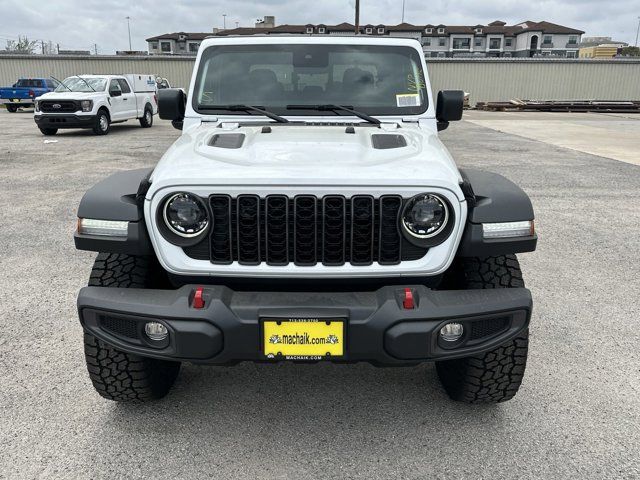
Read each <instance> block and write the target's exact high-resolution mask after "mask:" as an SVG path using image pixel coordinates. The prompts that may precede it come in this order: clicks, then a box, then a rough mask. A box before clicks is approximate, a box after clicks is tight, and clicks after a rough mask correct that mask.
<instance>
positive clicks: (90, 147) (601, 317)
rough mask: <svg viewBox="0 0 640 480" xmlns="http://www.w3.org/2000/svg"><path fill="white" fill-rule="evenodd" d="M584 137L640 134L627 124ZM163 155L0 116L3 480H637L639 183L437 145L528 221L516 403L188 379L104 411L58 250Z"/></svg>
mask: <svg viewBox="0 0 640 480" xmlns="http://www.w3.org/2000/svg"><path fill="white" fill-rule="evenodd" d="M485 115H492V117H490V118H493V119H496V118H497V119H509V118H514V120H513V121H514V122H516V121H520V122H525V123H522V131H523V132H526V131H527V125H526V120H523V119H518V118H515V117H508V116H505V115H508V114H500V113H494V114H485ZM479 116H480V113H478V112H474V114H473V118H474V119H475V120H477V119H478V118H479ZM556 118H561V117H556ZM576 118H577V117H576ZM589 118H590V119H591V120H593V121H596V122H598V121H600V122H611V121H618V122H623V123H625V129H626V130H628V131H629V134H630V135H636V136H638V135H639V134H640V118H638V117H636V118H637V120H635V119H624V120H621V119H620V118H617V119H616V118H615V117H609V116H602V117H599V116H595V115H592V116H590V117H589ZM553 128H554V129H555V128H558V125H557V122H556V124H554V127H553ZM177 136H178V132H177V131H176V130H173V129H172V128H171V126H170V125H168V124H167V123H165V122H160V121H157V124H156V126H154V127H153V128H152V129H142V128H140V127H139V126H138V125H137V123H136V124H133V123H131V125H127V124H125V125H118V126H114V127H113V129H112V131H111V133H110V134H109V136H107V137H95V136H93V135H92V134H91V133H90V132H87V131H66V132H63V133H62V134H59V135H58V136H56V137H54V139H55V140H57V141H58V142H57V143H52V144H45V143H43V141H44V140H45V137H43V136H41V135H40V132H39V131H38V130H37V129H36V127H35V125H34V123H33V120H32V115H31V113H30V112H29V113H18V114H8V113H6V112H4V111H2V112H0V192H1V196H0V198H1V205H2V209H3V213H2V229H1V230H0V272H1V273H0V478H11V479H14V478H46V479H51V478H126V477H129V478H136V477H153V478H203V477H208V478H224V479H227V478H268V479H276V478H295V479H301V478H366V479H371V478H385V479H389V478H402V479H407V478H425V479H426V478H428V479H433V478H463V477H466V478H542V477H544V478H581V479H584V478H589V479H591V478H638V477H640V466H639V464H640V447H639V445H640V361H639V360H640V358H639V357H640V355H639V345H640V343H639V338H640V329H639V328H638V325H639V323H638V322H639V319H640V299H639V295H638V290H639V287H640V281H639V280H638V279H639V278H640V261H639V260H638V252H640V235H639V233H640V213H639V212H640V209H639V207H638V205H640V166H637V165H633V164H630V163H623V162H619V161H616V160H611V159H608V158H602V157H596V156H592V155H588V154H585V153H581V152H579V151H576V150H570V149H563V148H560V147H556V146H552V145H549V144H547V143H542V142H540V141H534V140H528V139H526V138H523V137H519V136H515V135H511V134H505V133H500V132H498V131H496V130H491V129H488V128H484V127H482V126H479V125H478V124H476V123H471V122H461V123H458V124H456V125H453V126H452V127H451V128H450V129H449V130H448V131H446V132H444V133H443V138H444V140H445V143H446V144H447V145H448V146H449V147H450V149H451V151H452V153H453V155H454V156H455V157H456V158H457V159H458V161H459V163H460V164H461V165H465V166H477V167H483V168H487V169H489V170H492V171H495V172H499V173H502V174H504V175H506V176H507V177H509V178H511V179H512V180H514V181H516V182H517V183H519V184H520V185H522V186H523V187H524V188H525V190H526V191H527V192H528V193H529V194H530V195H531V197H532V199H533V202H534V205H535V207H536V211H537V217H538V218H537V226H538V231H539V234H540V238H541V240H540V245H539V250H538V251H537V252H535V253H533V254H527V255H522V256H521V257H520V258H521V261H522V268H523V270H524V275H525V280H526V282H527V286H528V287H529V288H530V289H531V290H532V291H533V295H534V299H535V300H534V301H535V311H534V318H533V323H532V328H531V331H532V341H531V349H530V357H529V365H528V368H527V374H526V376H525V383H524V385H523V387H522V389H521V390H520V393H519V394H518V396H517V397H516V398H515V399H514V400H513V401H511V402H508V403H505V404H502V405H498V406H479V407H478V406H466V405H462V404H456V403H452V402H450V401H449V400H448V399H447V398H446V396H445V394H444V392H443V390H442V389H441V387H440V386H439V384H438V382H437V378H436V374H435V370H434V368H433V366H431V365H424V366H420V367H414V368H396V369H376V368H374V367H371V366H369V365H366V364H358V365H331V364H318V365H302V366H301V365H291V364H282V365H276V366H272V365H253V364H249V363H247V364H242V365H239V366H237V367H233V368H211V367H194V366H190V365H187V366H185V367H184V368H183V370H182V372H181V375H180V377H179V380H178V382H177V384H176V386H175V388H174V390H173V392H172V393H171V394H170V395H169V396H168V397H167V398H166V399H165V400H163V401H161V402H158V403H155V404H146V405H119V404H115V403H111V402H108V401H106V400H103V399H102V398H101V397H99V396H98V395H97V394H96V393H95V392H94V390H93V388H92V387H91V384H90V382H89V378H88V376H87V374H86V371H85V365H84V358H83V353H82V338H81V336H82V335H81V329H80V325H79V323H78V320H77V318H76V312H75V298H76V294H77V291H78V289H79V288H80V287H82V286H83V285H85V284H86V281H87V278H88V275H89V270H90V268H91V263H92V260H93V255H92V254H90V253H86V252H77V251H76V250H75V249H74V246H73V240H72V233H73V229H74V224H75V212H76V208H77V205H78V202H79V201H80V198H81V196H82V194H83V192H84V191H85V190H86V189H87V188H88V187H89V186H91V185H92V184H93V183H95V182H97V181H98V180H100V179H101V178H103V177H104V176H106V175H107V174H109V173H111V172H115V171H118V170H122V169H128V168H137V167H141V166H147V165H153V164H154V163H155V162H156V160H157V159H158V158H159V157H160V155H161V154H162V152H163V151H164V150H165V149H166V148H167V147H168V146H169V145H170V144H171V143H172V142H173V140H174V139H175V138H176V137H177ZM47 138H49V137H47ZM637 153H638V155H640V152H637Z"/></svg>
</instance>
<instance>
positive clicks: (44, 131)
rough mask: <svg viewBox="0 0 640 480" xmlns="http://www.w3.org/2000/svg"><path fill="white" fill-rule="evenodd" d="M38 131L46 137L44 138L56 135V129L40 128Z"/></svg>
mask: <svg viewBox="0 0 640 480" xmlns="http://www.w3.org/2000/svg"><path fill="white" fill-rule="evenodd" d="M40 131H41V132H42V134H43V135H46V136H51V135H55V134H56V133H58V129H57V128H41V129H40Z"/></svg>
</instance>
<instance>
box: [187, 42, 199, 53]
mask: <svg viewBox="0 0 640 480" xmlns="http://www.w3.org/2000/svg"><path fill="white" fill-rule="evenodd" d="M199 47H200V44H199V43H190V44H189V52H191V53H197V52H198V48H199Z"/></svg>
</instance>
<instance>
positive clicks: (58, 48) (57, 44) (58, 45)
mask: <svg viewBox="0 0 640 480" xmlns="http://www.w3.org/2000/svg"><path fill="white" fill-rule="evenodd" d="M56 52H58V55H60V44H59V43H56Z"/></svg>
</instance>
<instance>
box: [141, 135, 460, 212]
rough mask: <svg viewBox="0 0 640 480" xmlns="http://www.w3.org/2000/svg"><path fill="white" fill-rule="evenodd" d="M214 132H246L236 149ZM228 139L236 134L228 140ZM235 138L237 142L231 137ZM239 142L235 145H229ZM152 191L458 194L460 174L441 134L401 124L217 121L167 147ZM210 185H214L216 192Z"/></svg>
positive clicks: (153, 176)
mask: <svg viewBox="0 0 640 480" xmlns="http://www.w3.org/2000/svg"><path fill="white" fill-rule="evenodd" d="M374 134H379V135H401V136H402V137H404V139H405V140H406V146H403V147H399V148H388V149H376V148H374V147H373V142H372V135H374ZM214 135H234V136H235V137H236V138H237V136H239V135H244V139H243V141H242V145H241V146H239V147H237V148H221V147H216V146H210V145H209V144H210V142H211V139H212V137H213V136H214ZM230 140H231V139H230ZM231 143H234V142H231ZM238 143H239V142H238ZM232 146H234V147H235V145H232ZM151 180H152V186H151V189H150V191H149V198H150V197H151V196H152V195H153V193H154V192H156V191H158V190H159V189H161V188H164V187H174V186H189V185H192V186H196V185H197V186H210V187H212V189H213V190H218V191H220V192H224V188H216V187H217V186H244V185H265V186H267V185H268V186H273V185H287V186H306V185H308V186H339V187H349V186H355V187H365V186H372V187H375V186H380V187H393V186H396V187H399V186H402V187H410V186H419V187H422V186H424V187H441V188H446V189H448V190H451V191H453V192H455V193H456V195H458V196H459V197H460V199H461V200H462V199H463V197H462V193H461V192H460V189H459V187H458V185H459V183H460V180H461V178H460V174H459V172H458V169H457V168H456V166H455V164H454V162H453V160H452V159H451V157H450V155H449V153H448V152H447V150H446V149H445V148H444V146H443V145H442V144H441V143H440V140H439V139H438V137H437V135H436V134H435V133H433V132H430V131H428V130H425V129H421V128H419V127H418V126H417V124H412V125H410V126H408V127H403V128H397V129H396V128H392V129H387V128H376V127H374V126H369V125H364V126H356V127H355V133H347V132H346V127H345V126H318V125H282V124H271V132H270V133H263V131H262V124H261V125H260V126H243V127H237V126H235V127H234V126H232V127H231V128H229V129H227V128H219V127H218V126H217V124H206V123H203V124H202V125H201V126H199V127H196V128H192V129H190V130H189V131H186V132H184V133H183V135H182V136H181V137H180V138H179V139H178V140H177V141H176V142H175V143H174V144H173V146H172V147H171V148H170V149H169V150H168V151H167V152H166V154H165V155H164V156H163V158H162V160H161V161H160V162H159V163H158V165H157V167H156V168H155V170H154V172H153V175H152V177H151ZM213 190H212V191H213Z"/></svg>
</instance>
